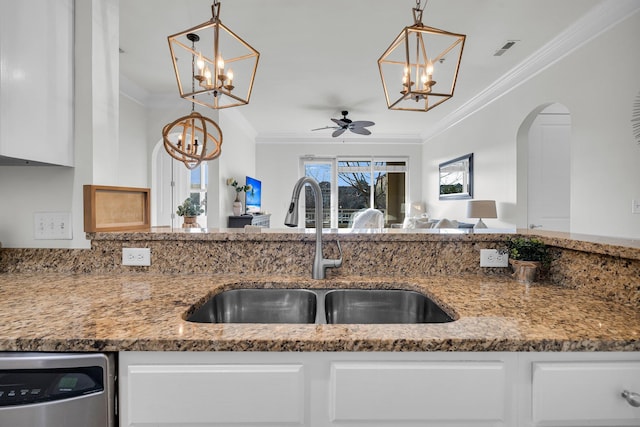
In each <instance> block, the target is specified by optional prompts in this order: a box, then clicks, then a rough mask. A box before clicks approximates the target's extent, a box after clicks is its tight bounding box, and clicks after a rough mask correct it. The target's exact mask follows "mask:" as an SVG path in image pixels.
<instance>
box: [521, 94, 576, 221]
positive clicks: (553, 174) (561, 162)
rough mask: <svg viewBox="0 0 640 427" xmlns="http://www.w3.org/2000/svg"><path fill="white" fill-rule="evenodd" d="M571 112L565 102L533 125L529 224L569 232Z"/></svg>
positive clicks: (554, 106) (529, 169)
mask: <svg viewBox="0 0 640 427" xmlns="http://www.w3.org/2000/svg"><path fill="white" fill-rule="evenodd" d="M570 138H571V115H570V114H569V112H568V111H567V110H566V109H565V108H564V107H563V106H561V105H559V104H554V105H551V106H550V107H548V108H546V109H545V110H543V111H542V112H541V113H540V114H538V117H537V118H536V119H535V120H534V122H533V124H532V125H531V128H530V129H529V144H528V163H529V165H528V166H529V167H528V171H529V172H528V180H527V182H528V189H527V195H528V196H527V197H528V200H527V206H528V213H527V217H528V225H529V227H530V228H540V229H542V230H550V231H564V232H569V213H570V179H571V174H570V162H571V151H570Z"/></svg>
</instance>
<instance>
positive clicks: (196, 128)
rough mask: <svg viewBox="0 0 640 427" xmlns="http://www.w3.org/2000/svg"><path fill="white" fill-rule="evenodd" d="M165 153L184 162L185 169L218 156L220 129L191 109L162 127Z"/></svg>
mask: <svg viewBox="0 0 640 427" xmlns="http://www.w3.org/2000/svg"><path fill="white" fill-rule="evenodd" d="M162 140H163V142H164V148H165V150H167V153H169V155H170V156H171V157H173V158H174V159H176V160H179V161H181V162H183V163H184V165H185V166H186V167H187V169H195V168H197V167H198V166H199V165H200V163H201V162H203V161H209V160H213V159H215V158H216V157H218V156H219V155H220V153H221V149H222V131H221V130H220V127H219V126H218V125H217V124H216V122H214V121H213V120H211V119H209V118H207V117H204V116H203V115H201V114H199V113H197V112H195V111H192V112H191V114H189V115H188V116H185V117H180V118H179V119H177V120H174V121H173V122H171V123H169V124H168V125H166V126H165V127H164V128H162Z"/></svg>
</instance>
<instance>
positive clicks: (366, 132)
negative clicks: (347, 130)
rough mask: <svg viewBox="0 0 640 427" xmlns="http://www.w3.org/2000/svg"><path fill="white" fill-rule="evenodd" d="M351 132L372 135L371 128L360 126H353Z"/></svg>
mask: <svg viewBox="0 0 640 427" xmlns="http://www.w3.org/2000/svg"><path fill="white" fill-rule="evenodd" d="M351 132H353V133H357V134H360V135H371V131H370V130H369V129H365V128H359V127H355V128H351Z"/></svg>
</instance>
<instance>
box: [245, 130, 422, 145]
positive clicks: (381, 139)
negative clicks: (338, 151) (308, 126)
mask: <svg viewBox="0 0 640 427" xmlns="http://www.w3.org/2000/svg"><path fill="white" fill-rule="evenodd" d="M300 143H309V144H321V143H327V144H329V143H331V144H343V143H344V144H393V143H395V144H398V143H401V144H418V145H420V144H422V143H423V140H422V138H421V137H420V135H416V134H405V135H398V134H393V135H391V134H390V135H384V134H383V135H381V134H376V135H375V136H372V135H368V136H364V135H353V136H340V137H338V138H332V137H331V136H321V135H318V134H310V133H305V132H298V133H271V134H262V135H258V136H257V137H256V144H300Z"/></svg>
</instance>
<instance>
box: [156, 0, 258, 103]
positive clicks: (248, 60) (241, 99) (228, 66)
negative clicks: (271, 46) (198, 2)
mask: <svg viewBox="0 0 640 427" xmlns="http://www.w3.org/2000/svg"><path fill="white" fill-rule="evenodd" d="M211 14H212V18H211V20H209V21H207V22H205V23H203V24H200V25H198V26H196V27H193V28H190V29H188V30H185V31H182V32H180V33H177V34H174V35H172V36H169V37H168V41H169V49H170V51H171V60H172V61H173V69H174V71H175V74H176V80H177V82H178V89H179V91H180V96H181V97H182V98H185V99H189V100H191V101H192V102H195V103H198V104H200V105H203V106H205V107H210V108H214V109H221V108H229V107H236V106H239V105H245V104H248V103H249V98H250V97H251V90H252V89H253V80H254V78H255V74H256V69H257V68H258V59H259V58H260V54H259V53H258V51H257V50H255V49H254V48H253V47H251V46H250V45H249V44H248V43H247V42H245V41H244V40H242V39H241V38H240V37H238V36H237V35H236V34H235V33H233V32H232V31H231V30H230V29H229V28H227V27H225V26H224V25H223V24H222V22H221V21H220V3H219V2H218V1H217V0H214V3H213V5H212V6H211ZM194 36H195V37H197V40H196V41H199V43H198V49H196V48H195V47H193V44H191V45H190V43H189V41H193V40H192V38H194ZM190 37H191V38H190ZM192 57H195V58H196V67H195V69H194V68H193V67H189V65H190V63H191V61H190V59H191V58H192ZM193 80H195V81H197V82H198V85H197V87H194V88H193V89H192V90H191V92H189V91H188V89H187V88H188V84H189V82H190V81H193Z"/></svg>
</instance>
